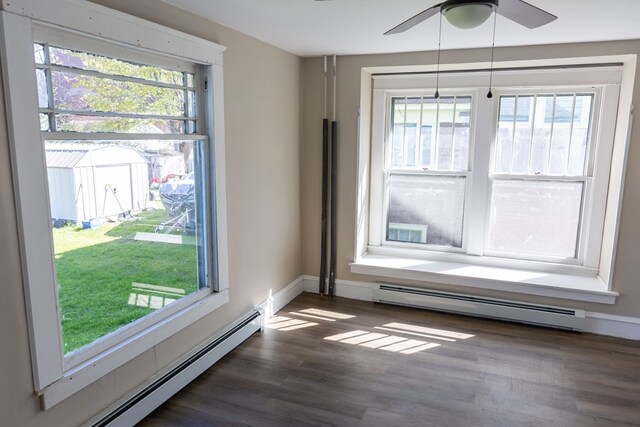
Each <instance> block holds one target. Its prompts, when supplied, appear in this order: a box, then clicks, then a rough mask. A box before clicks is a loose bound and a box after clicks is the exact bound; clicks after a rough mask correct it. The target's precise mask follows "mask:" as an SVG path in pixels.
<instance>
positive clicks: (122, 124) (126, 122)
mask: <svg viewBox="0 0 640 427" xmlns="http://www.w3.org/2000/svg"><path fill="white" fill-rule="evenodd" d="M55 118H56V128H57V130H58V131H60V132H123V133H136V134H137V133H165V134H166V133H184V121H182V120H161V119H129V118H121V117H106V116H91V115H89V116H80V115H72V114H56V116H55Z"/></svg>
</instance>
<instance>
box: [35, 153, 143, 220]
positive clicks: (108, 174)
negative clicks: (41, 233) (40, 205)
mask: <svg viewBox="0 0 640 427" xmlns="http://www.w3.org/2000/svg"><path fill="white" fill-rule="evenodd" d="M45 150H46V159H47V179H48V181H49V201H50V204H51V217H52V218H55V219H64V220H69V221H88V220H90V219H93V218H104V217H108V216H114V215H118V214H120V213H122V212H123V211H124V212H126V211H138V210H143V209H146V208H147V204H148V200H149V173H148V165H147V160H146V159H145V158H144V157H143V156H142V155H141V154H140V153H139V152H138V151H137V150H135V149H133V148H129V147H122V146H118V145H107V144H88V143H47V144H46V145H45Z"/></svg>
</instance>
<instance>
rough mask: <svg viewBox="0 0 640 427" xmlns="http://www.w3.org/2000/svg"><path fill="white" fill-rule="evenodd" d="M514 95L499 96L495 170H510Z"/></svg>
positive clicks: (501, 171)
mask: <svg viewBox="0 0 640 427" xmlns="http://www.w3.org/2000/svg"><path fill="white" fill-rule="evenodd" d="M515 108H516V97H515V96H501V97H500V111H499V113H498V141H497V146H496V155H495V156H496V161H495V171H496V172H497V173H509V172H510V171H511V149H512V146H513V130H514V120H513V119H514V112H515Z"/></svg>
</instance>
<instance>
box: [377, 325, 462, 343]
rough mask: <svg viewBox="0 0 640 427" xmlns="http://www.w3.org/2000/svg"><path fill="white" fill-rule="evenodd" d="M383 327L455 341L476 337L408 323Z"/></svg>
mask: <svg viewBox="0 0 640 427" xmlns="http://www.w3.org/2000/svg"><path fill="white" fill-rule="evenodd" d="M383 326H384V327H385V328H391V329H396V330H400V331H403V332H407V331H408V332H415V333H421V334H427V335H436V336H439V337H445V338H453V339H459V340H466V339H468V338H473V337H474V335H471V334H463V333H461V332H454V331H447V330H444V329H435V328H427V327H424V326H416V325H408V324H406V323H387V324H386V325H383Z"/></svg>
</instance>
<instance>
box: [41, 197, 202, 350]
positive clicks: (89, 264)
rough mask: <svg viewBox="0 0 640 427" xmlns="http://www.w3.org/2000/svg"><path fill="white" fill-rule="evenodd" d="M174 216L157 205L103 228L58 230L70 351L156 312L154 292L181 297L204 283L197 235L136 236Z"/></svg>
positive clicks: (58, 266)
mask: <svg viewBox="0 0 640 427" xmlns="http://www.w3.org/2000/svg"><path fill="white" fill-rule="evenodd" d="M168 219H169V217H168V216H167V213H166V211H165V210H164V209H154V210H149V211H145V212H141V213H140V214H138V215H137V216H136V219H135V220H130V221H124V222H121V223H117V222H114V223H105V224H103V225H102V226H100V227H98V228H93V229H86V230H83V229H82V228H79V227H71V226H67V227H63V228H59V229H54V230H53V239H54V245H55V254H56V256H55V258H56V269H57V275H58V287H59V289H58V294H59V298H60V312H61V317H62V338H63V342H64V351H65V353H68V352H70V351H73V350H76V349H78V348H80V347H82V346H84V345H86V344H89V343H91V342H93V341H95V340H96V339H97V338H100V337H102V336H104V335H106V334H108V333H109V332H113V331H115V330H116V329H118V328H120V327H121V326H123V325H126V324H129V323H131V322H133V321H135V320H137V319H139V318H141V317H143V316H145V315H147V314H149V313H151V312H153V311H154V308H151V307H153V306H154V304H149V301H150V300H151V299H152V298H153V299H154V300H153V301H154V302H156V301H164V304H166V303H168V302H169V301H171V300H170V299H166V298H168V296H167V295H169V296H171V299H177V298H179V297H180V295H181V294H184V295H187V294H189V293H191V292H194V291H196V290H197V289H198V281H197V268H196V246H195V244H194V243H195V238H194V236H186V235H185V236H183V240H184V241H186V242H185V243H183V244H182V245H179V244H170V243H160V242H148V241H138V240H134V236H135V234H136V232H148V233H153V232H154V230H155V228H156V226H157V225H158V224H159V223H160V222H161V221H166V220H168ZM134 283H142V284H145V285H156V286H163V287H170V288H175V292H170V293H166V292H162V290H158V289H156V290H153V289H149V288H151V287H148V286H147V287H145V286H142V288H143V289H140V287H134ZM163 298H165V299H163ZM150 306H151V307H150ZM156 307H157V304H156Z"/></svg>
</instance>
